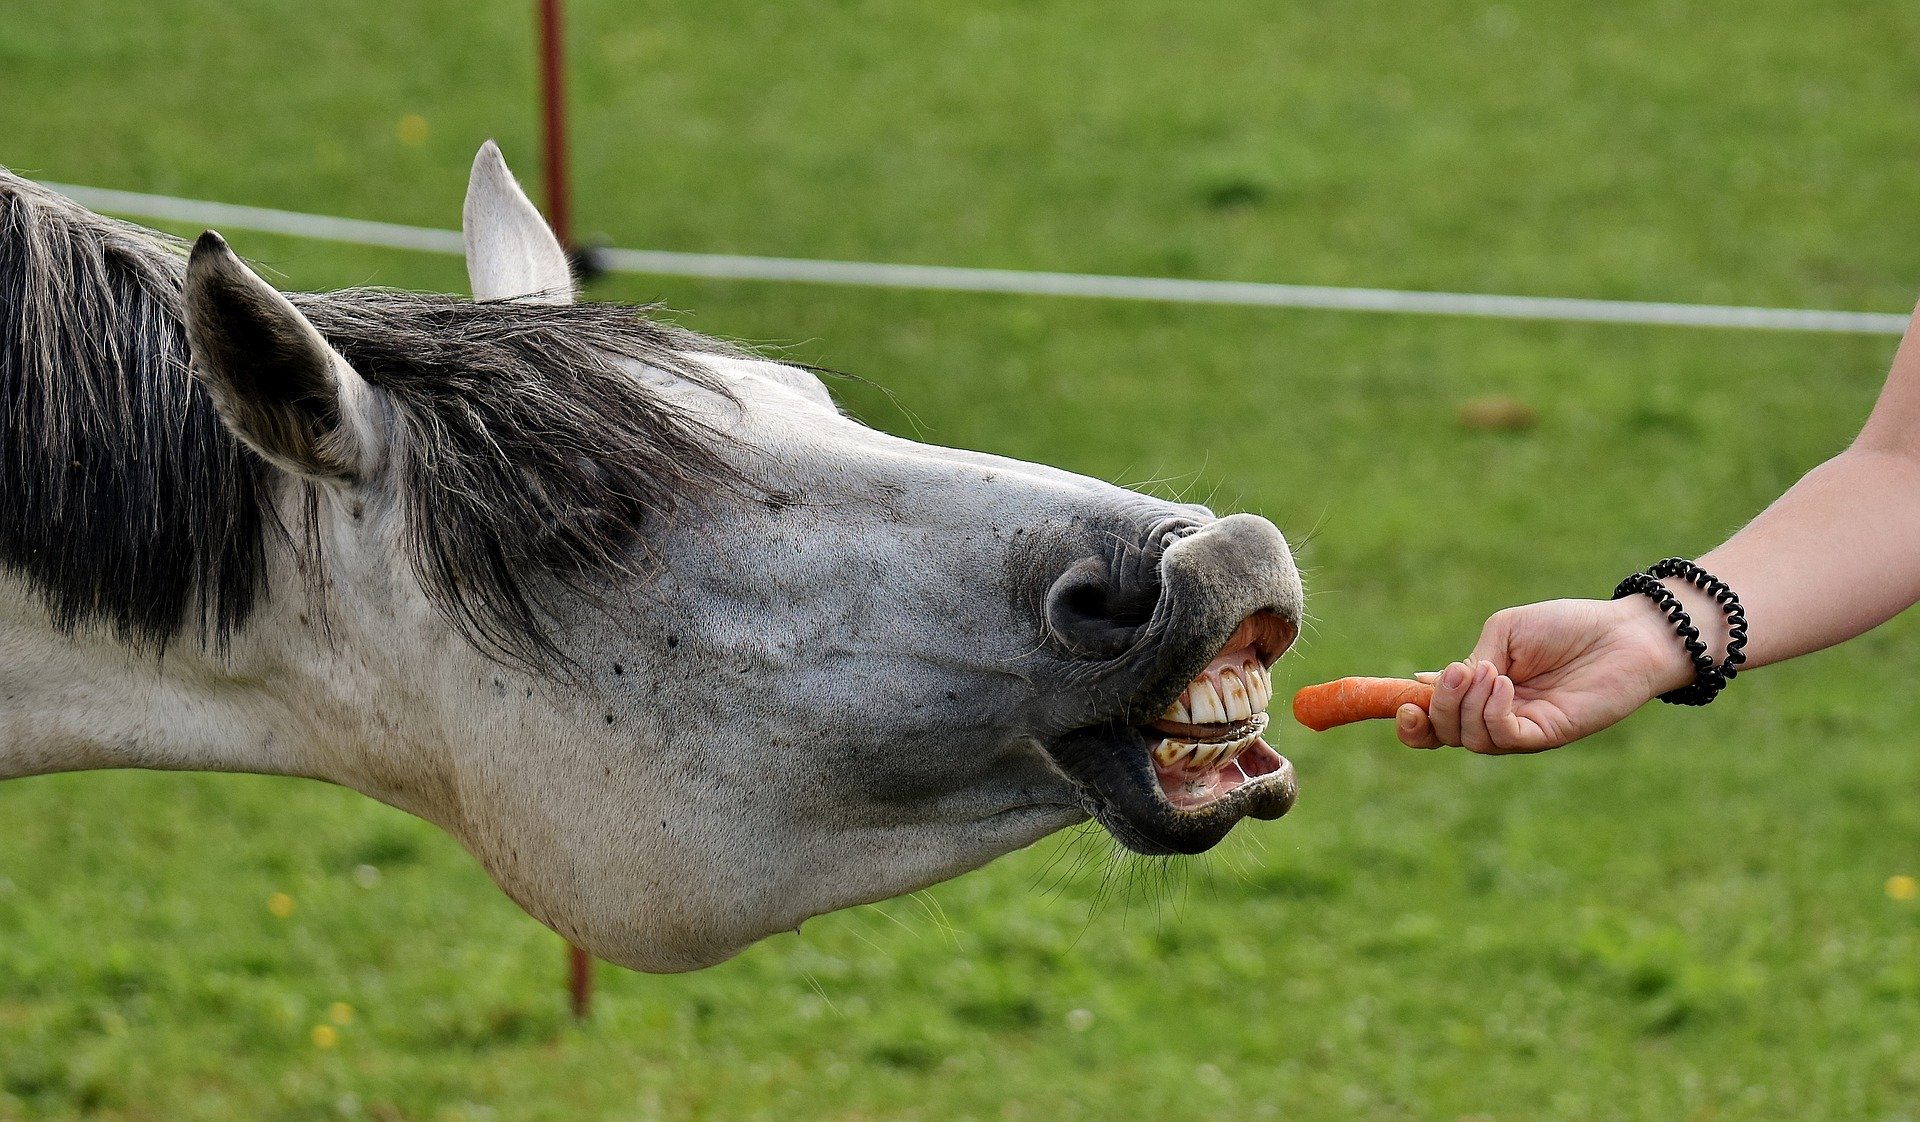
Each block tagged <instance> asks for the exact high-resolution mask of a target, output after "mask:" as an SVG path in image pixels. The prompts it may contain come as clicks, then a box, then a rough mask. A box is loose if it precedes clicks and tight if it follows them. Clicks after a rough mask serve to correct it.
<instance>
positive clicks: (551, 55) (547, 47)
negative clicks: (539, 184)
mask: <svg viewBox="0 0 1920 1122" xmlns="http://www.w3.org/2000/svg"><path fill="white" fill-rule="evenodd" d="M565 55H566V51H565V44H564V43H563V42H562V36H561V28H560V0H540V92H541V100H542V103H543V108H544V110H545V126H546V128H545V133H546V135H545V141H546V157H547V167H546V172H547V224H548V225H549V226H552V227H553V233H554V236H555V237H557V238H559V239H560V244H561V245H562V246H564V247H565V248H566V250H567V252H569V253H571V252H573V248H574V246H573V206H572V199H571V197H570V195H569V190H568V186H567V82H566V57H565Z"/></svg>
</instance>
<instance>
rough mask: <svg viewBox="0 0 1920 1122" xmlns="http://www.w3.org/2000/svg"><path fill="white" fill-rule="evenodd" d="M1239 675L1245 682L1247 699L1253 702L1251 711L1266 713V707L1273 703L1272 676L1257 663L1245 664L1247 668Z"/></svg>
mask: <svg viewBox="0 0 1920 1122" xmlns="http://www.w3.org/2000/svg"><path fill="white" fill-rule="evenodd" d="M1241 674H1242V676H1244V677H1245V678H1246V680H1247V698H1248V700H1249V701H1251V702H1253V711H1254V712H1255V713H1264V712H1266V711H1267V705H1268V704H1269V703H1270V702H1272V701H1273V676H1272V675H1270V674H1268V673H1267V668H1266V667H1264V666H1262V665H1260V664H1259V663H1257V662H1249V663H1247V668H1246V669H1245V670H1243V671H1241Z"/></svg>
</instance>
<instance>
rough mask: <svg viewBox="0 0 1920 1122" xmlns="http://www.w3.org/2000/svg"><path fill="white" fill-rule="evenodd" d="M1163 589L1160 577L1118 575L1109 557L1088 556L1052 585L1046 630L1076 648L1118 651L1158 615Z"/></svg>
mask: <svg viewBox="0 0 1920 1122" xmlns="http://www.w3.org/2000/svg"><path fill="white" fill-rule="evenodd" d="M1159 594H1160V588H1159V584H1158V582H1157V581H1155V582H1151V583H1148V582H1138V583H1136V582H1131V581H1128V580H1126V579H1124V578H1122V579H1120V580H1116V579H1115V578H1114V575H1113V573H1112V571H1111V569H1110V567H1109V565H1108V563H1107V561H1106V560H1105V559H1103V558H1099V557H1087V558H1083V559H1082V560H1080V561H1078V562H1076V563H1075V564H1074V565H1073V566H1072V567H1070V568H1068V569H1067V571H1066V572H1064V573H1061V574H1060V576H1059V577H1058V578H1057V579H1056V580H1055V581H1054V582H1053V585H1052V586H1051V587H1050V588H1048V589H1047V601H1046V623H1047V630H1048V632H1050V633H1051V634H1052V635H1053V637H1054V638H1055V639H1057V640H1059V642H1060V643H1061V644H1063V645H1064V646H1066V647H1068V648H1069V649H1071V650H1073V651H1075V652H1077V653H1080V654H1086V655H1112V654H1117V653H1119V652H1120V651H1123V650H1125V649H1126V648H1127V646H1128V645H1129V644H1131V643H1132V642H1133V638H1134V636H1135V635H1136V634H1137V633H1138V632H1139V630H1140V628H1142V627H1144V626H1146V624H1147V621H1149V620H1151V619H1152V618H1153V607H1154V603H1155V602H1156V601H1157V600H1158V599H1159Z"/></svg>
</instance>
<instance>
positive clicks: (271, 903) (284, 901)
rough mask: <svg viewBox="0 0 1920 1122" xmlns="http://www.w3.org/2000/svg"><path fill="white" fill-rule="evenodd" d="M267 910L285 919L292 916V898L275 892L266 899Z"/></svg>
mask: <svg viewBox="0 0 1920 1122" xmlns="http://www.w3.org/2000/svg"><path fill="white" fill-rule="evenodd" d="M267 910H268V911H270V912H272V913H273V914H274V915H276V916H278V917H280V918H281V919H285V918H287V917H288V916H290V915H292V914H293V897H291V896H289V895H287V894H286V893H284V892H276V893H274V894H273V895H271V896H269V897H267Z"/></svg>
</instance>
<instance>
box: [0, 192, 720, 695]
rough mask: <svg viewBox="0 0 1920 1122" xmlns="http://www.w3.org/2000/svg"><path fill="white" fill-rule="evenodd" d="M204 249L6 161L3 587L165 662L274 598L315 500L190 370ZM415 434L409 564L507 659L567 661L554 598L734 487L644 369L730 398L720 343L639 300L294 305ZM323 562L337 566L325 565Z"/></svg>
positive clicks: (341, 298)
mask: <svg viewBox="0 0 1920 1122" xmlns="http://www.w3.org/2000/svg"><path fill="white" fill-rule="evenodd" d="M185 277H186V262H185V253H184V246H183V244H182V243H180V242H179V241H177V240H176V239H173V238H169V237H167V236H166V235H163V234H159V233H155V232H153V231H150V230H146V229H143V228H141V227H138V226H134V225H131V224H129V223H124V222H118V221H115V220H113V219H109V218H104V217H101V216H100V215H97V214H94V213H92V212H91V211H88V210H86V209H85V208H83V207H81V206H79V205H78V204H76V203H74V202H72V201H71V200H69V199H67V198H65V197H64V196H61V195H59V194H56V193H54V192H52V191H49V190H47V189H45V188H43V187H40V186H38V185H37V184H33V183H31V182H28V181H27V180H24V179H21V178H19V177H18V176H15V175H13V174H11V173H10V172H8V171H6V170H5V169H4V168H0V407H3V411H0V473H4V475H3V476H0V568H4V569H6V570H8V571H11V572H13V573H15V574H16V575H18V576H20V577H22V578H24V579H25V580H26V581H27V583H28V584H29V585H30V586H31V587H32V588H34V589H35V590H37V591H38V592H39V593H40V595H41V596H42V597H43V598H44V599H45V601H46V604H47V607H48V610H49V612H50V614H51V616H52V619H53V622H54V624H55V625H56V626H58V627H59V628H61V629H63V630H68V631H71V630H74V629H76V628H79V627H81V626H83V625H103V626H105V627H108V628H110V629H111V630H112V631H113V632H114V633H115V634H116V635H117V636H118V637H119V638H120V639H121V640H122V641H124V642H127V643H129V644H132V645H136V646H140V647H145V648H151V649H154V650H158V651H164V649H165V648H166V646H167V645H168V644H169V643H170V642H173V641H175V640H176V639H179V638H181V637H183V636H191V637H193V638H197V639H199V640H200V641H202V642H205V643H208V644H210V645H213V646H215V647H220V648H224V646H225V644H226V643H227V641H228V640H229V639H230V637H231V636H232V634H233V632H234V631H235V630H236V629H237V628H239V627H240V626H241V625H242V624H243V623H244V622H245V621H246V620H247V618H248V616H249V614H250V612H251V611H252V610H253V609H254V608H255V607H256V606H257V604H258V603H259V601H260V600H261V598H262V596H263V595H264V594H265V592H266V584H267V541H268V537H269V535H277V536H280V537H283V538H285V540H286V541H287V542H288V543H289V544H291V543H293V542H294V541H295V540H296V533H295V532H294V531H292V530H289V529H288V527H287V525H286V523H285V521H284V520H283V517H282V515H281V514H280V510H281V509H285V510H288V511H293V512H296V516H297V517H304V518H306V519H308V520H309V525H308V527H307V532H306V533H305V534H300V535H297V537H298V538H299V539H300V540H304V541H307V542H312V541H314V540H317V538H316V536H315V535H314V534H313V533H312V529H313V527H312V525H311V519H312V518H314V517H315V516H316V512H317V509H318V505H317V502H316V501H315V494H314V492H313V491H312V487H313V486H314V485H313V484H295V485H296V486H301V487H305V488H306V492H307V493H306V495H305V496H304V498H300V499H298V501H295V502H293V503H288V504H285V505H284V508H282V507H279V506H276V504H275V502H274V497H275V495H276V493H278V491H279V489H281V488H282V487H283V486H286V485H287V483H286V482H285V481H287V480H289V479H290V477H287V476H284V475H282V474H281V473H279V472H277V471H276V470H275V469H274V468H272V467H271V466H269V465H268V464H266V463H265V462H264V461H262V460H261V459H260V458H259V457H258V456H257V455H255V454H254V453H253V452H252V451H251V450H250V449H248V448H247V447H246V446H245V445H244V444H242V443H241V442H240V441H239V440H238V439H237V438H236V437H235V436H233V435H232V433H230V432H229V431H228V430H227V428H226V427H225V425H224V424H222V422H221V420H220V418H219V416H218V414H217V413H216V412H215V410H214V407H213V402H212V400H211V399H210V398H209V396H208V394H207V392H206V390H205V389H204V388H203V387H202V386H201V385H200V384H199V382H198V381H197V380H196V379H195V378H194V377H193V376H192V375H191V373H190V372H189V369H188V365H189V361H188V351H187V343H186V333H185V328H184V325H183V322H182V314H183V313H182V289H183V285H184V282H185ZM291 298H292V299H293V301H294V303H295V304H296V305H297V306H298V307H299V308H300V310H301V312H302V313H303V314H305V315H306V316H307V318H308V319H309V320H310V321H311V322H312V323H313V325H314V326H315V328H316V329H318V330H319V332H320V334H321V335H322V336H324V337H325V338H326V340H327V341H328V343H329V344H331V345H332V346H333V348H334V349H335V350H337V351H338V352H339V353H340V354H341V355H342V356H343V357H344V358H345V359H346V360H347V361H348V363H350V364H351V365H352V366H353V368H354V369H355V370H356V371H358V372H359V374H360V376H361V377H362V378H364V379H365V380H366V381H367V382H368V383H369V384H371V385H373V386H374V387H376V388H378V389H379V390H381V391H384V393H385V396H386V399H387V401H388V402H389V403H390V404H391V406H392V410H391V412H392V415H393V417H394V420H395V424H394V426H393V428H394V430H395V431H394V432H393V434H392V439H393V447H392V449H391V453H390V454H391V455H392V457H393V459H392V460H391V463H392V465H393V467H392V471H393V472H394V475H393V477H392V481H393V486H394V489H395V491H396V493H397V497H398V498H399V500H400V502H401V504H402V506H403V508H404V518H405V525H406V540H407V550H408V552H409V554H410V558H409V560H410V561H411V563H412V565H413V568H414V570H415V572H416V573H417V574H418V576H419V579H420V581H421V584H422V585H423V586H424V587H425V588H426V590H427V591H428V594H429V595H430V596H431V597H432V598H433V600H434V601H435V604H436V606H437V607H438V608H439V609H440V610H441V611H442V612H443V613H445V614H446V616H447V617H448V618H449V619H450V620H451V621H452V622H453V623H454V624H455V626H456V627H458V628H459V629H460V630H461V632H462V633H464V634H465V635H466V636H467V637H468V638H469V639H470V640H471V641H473V642H474V643H475V644H476V645H478V646H480V647H481V648H482V649H483V650H487V651H488V652H490V653H492V654H495V655H497V656H503V657H507V658H511V659H518V660H522V661H527V662H541V661H545V660H547V659H548V658H550V657H552V656H555V655H557V654H558V652H557V651H556V650H555V648H554V646H553V644H552V642H551V640H550V639H549V637H548V634H547V629H546V627H545V626H544V621H545V619H546V605H545V599H544V598H545V597H546V595H547V594H548V593H549V592H550V591H552V590H554V589H556V588H560V587H567V588H576V589H578V588H585V589H591V588H592V587H593V586H595V585H597V584H599V583H600V582H602V581H604V580H608V579H611V578H613V577H615V576H618V575H620V574H621V573H624V572H627V571H628V570H629V568H630V566H631V565H632V564H633V563H634V561H635V559H636V558H644V557H645V535H644V533H643V527H644V526H645V525H646V524H647V523H648V522H649V520H652V519H657V518H659V517H662V516H663V515H665V514H666V513H667V512H668V511H670V510H671V509H673V508H674V507H675V506H676V505H677V503H678V502H679V501H680V500H682V499H683V498H685V497H687V496H688V494H689V493H690V492H691V491H692V490H694V489H696V488H698V487H700V486H702V485H707V484H713V483H720V482H726V481H729V480H731V479H732V478H733V477H732V476H731V474H730V472H729V470H728V469H727V468H726V466H725V465H724V463H723V461H722V460H721V458H720V457H719V455H718V454H717V453H716V451H715V444H716V442H717V440H718V437H717V436H716V434H715V433H714V432H713V431H712V430H711V429H709V428H708V427H707V426H705V425H704V424H703V423H702V422H700V421H699V420H698V419H696V418H695V417H693V416H692V415H691V414H689V413H688V412H686V411H685V410H684V409H682V408H680V407H678V406H677V405H675V404H674V403H673V402H671V401H669V400H667V399H666V398H665V397H664V395H662V394H661V393H660V391H658V390H657V389H653V388H650V387H649V386H648V385H647V384H646V382H645V381H644V380H642V379H641V378H638V377H636V376H635V375H634V374H633V372H632V371H631V370H627V369H622V366H623V365H624V364H625V363H629V362H637V363H641V364H644V365H645V366H649V367H652V368H654V369H656V370H662V371H666V372H669V373H671V374H674V375H676V376H678V377H680V378H685V379H690V380H692V381H695V382H696V383H698V384H700V385H702V386H705V387H706V388H708V389H711V390H714V391H716V392H720V393H723V394H724V393H725V390H724V388H723V387H721V386H720V385H718V384H717V383H716V382H715V380H714V377H713V375H712V374H711V373H710V372H708V370H707V369H706V368H705V367H704V366H703V365H702V364H700V363H699V361H698V359H697V357H695V356H698V355H700V354H733V353H737V352H734V351H733V350H732V349H731V348H729V347H727V346H726V345H725V344H723V343H720V342H718V341H716V340H713V339H709V338H707V337H705V336H701V335H696V334H694V333H692V332H689V331H684V330H681V329H678V328H674V327H670V326H667V325H664V324H659V323H655V322H653V321H650V320H648V319H646V318H645V317H644V316H642V315H641V314H640V310H639V309H634V308H631V307H625V306H621V305H614V304H575V305H545V304H532V303H522V302H517V301H500V302H488V303H474V302H472V301H469V300H463V299H458V298H454V297H449V296H434V295H424V294H419V293H411V292H400V291H392V290H385V289H351V290H346V291H341V292H333V293H325V294H313V295H296V296H293V297H291ZM302 568H303V569H308V570H309V571H312V569H313V567H312V566H309V565H306V564H305V563H304V562H303V564H302Z"/></svg>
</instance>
